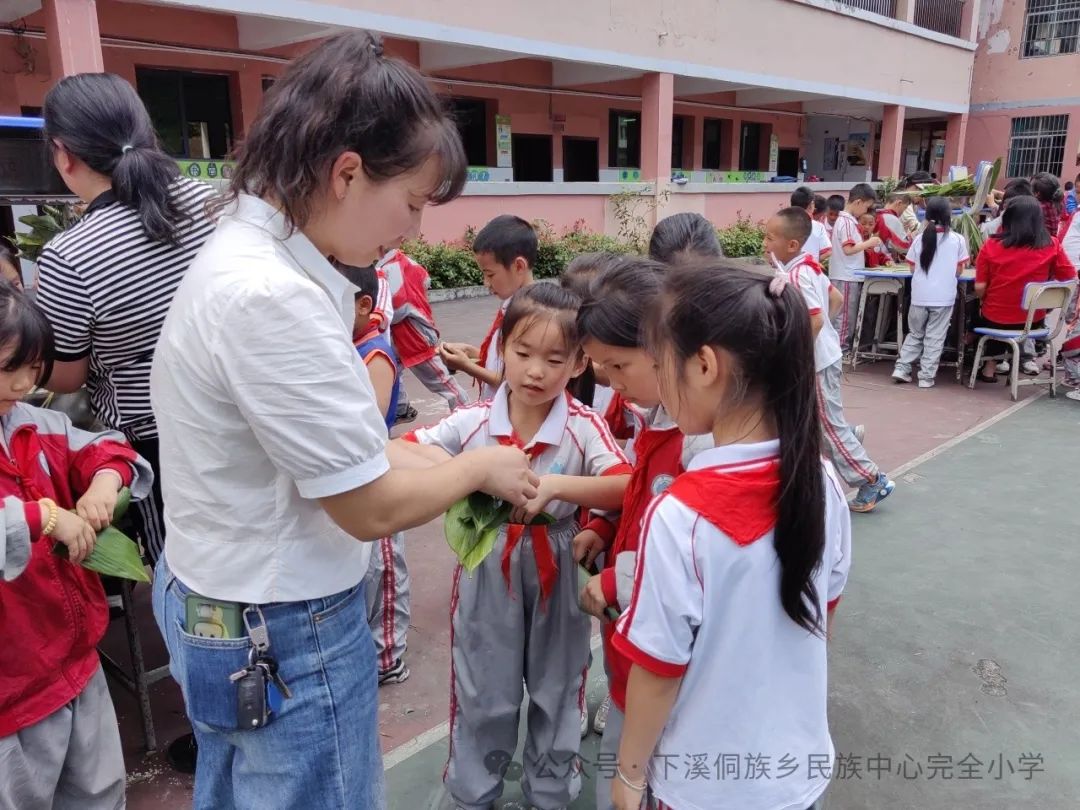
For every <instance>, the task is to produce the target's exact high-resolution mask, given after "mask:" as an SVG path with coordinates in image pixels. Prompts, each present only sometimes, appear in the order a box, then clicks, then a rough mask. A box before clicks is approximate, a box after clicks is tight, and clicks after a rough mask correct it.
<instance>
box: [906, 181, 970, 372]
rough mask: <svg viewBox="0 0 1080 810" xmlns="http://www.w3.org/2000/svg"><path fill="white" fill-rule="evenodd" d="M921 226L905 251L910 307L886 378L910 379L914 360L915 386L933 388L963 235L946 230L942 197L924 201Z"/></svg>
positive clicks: (964, 261)
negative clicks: (905, 329)
mask: <svg viewBox="0 0 1080 810" xmlns="http://www.w3.org/2000/svg"><path fill="white" fill-rule="evenodd" d="M926 222H927V225H926V230H924V231H923V233H922V235H921V236H920V237H919V238H918V239H917V240H915V243H914V244H913V245H912V246H911V249H910V250H909V251H908V254H907V260H908V264H910V265H911V308H910V309H909V310H908V333H907V337H905V338H904V345H903V347H902V348H901V349H900V356H899V357H898V358H897V360H896V367H895V368H894V369H893V373H892V377H893V379H894V380H896V381H897V382H898V383H909V382H911V371H912V367H913V366H914V365H915V363H916V362H918V364H919V388H933V387H934V377H935V376H936V375H937V370H938V363H939V362H940V361H941V352H942V349H944V348H945V338H946V337H947V336H948V334H949V324H950V323H952V314H953V306H954V305H955V303H956V279H957V278H958V277H959V275H960V274H961V273H962V272H963V271H964V268H965V267H967V265H968V262H969V261H970V259H971V257H970V256H969V254H968V244H967V239H965V238H964V237H963V236H961V235H960V234H958V233H957V232H956V231H954V230H953V229H952V206H951V205H950V204H949V201H948V200H947V199H945V198H944V197H931V198H930V199H929V200H927V201H926Z"/></svg>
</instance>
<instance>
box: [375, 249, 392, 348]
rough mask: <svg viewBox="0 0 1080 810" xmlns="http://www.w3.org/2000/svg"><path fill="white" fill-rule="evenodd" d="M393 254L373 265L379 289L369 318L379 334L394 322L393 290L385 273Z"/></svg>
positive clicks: (388, 254)
mask: <svg viewBox="0 0 1080 810" xmlns="http://www.w3.org/2000/svg"><path fill="white" fill-rule="evenodd" d="M394 253H395V251H393V250H392V251H390V252H389V253H387V254H386V255H385V256H383V257H382V258H381V259H380V260H379V261H378V263H377V264H376V265H375V278H376V279H378V282H379V287H378V293H377V294H376V295H375V303H374V304H373V305H372V307H371V317H372V319H373V320H374V321H375V322H376V323H377V324H378V326H379V331H380V332H385V331H386V330H387V329H389V328H390V323H391V321H393V320H394V304H393V290H392V289H391V285H390V278H389V276H388V275H387V272H386V264H387V262H389V261H390V260H391V258H392V257H393V255H394Z"/></svg>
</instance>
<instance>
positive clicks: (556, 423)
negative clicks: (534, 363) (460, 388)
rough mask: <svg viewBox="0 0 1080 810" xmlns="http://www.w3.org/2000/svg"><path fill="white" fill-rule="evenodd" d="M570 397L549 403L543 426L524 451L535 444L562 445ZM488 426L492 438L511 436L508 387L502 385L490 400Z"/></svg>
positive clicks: (568, 415)
mask: <svg viewBox="0 0 1080 810" xmlns="http://www.w3.org/2000/svg"><path fill="white" fill-rule="evenodd" d="M569 399H570V395H569V394H567V395H566V396H561V397H558V398H557V399H556V400H555V401H554V402H553V403H551V410H550V411H548V415H547V418H546V419H545V420H544V424H542V425H540V430H538V431H536V435H535V436H533V438H532V441H531V442H529V443H528V444H527V445H526V446H525V449H526V450H527V449H529V448H530V447H532V446H533V445H536V444H547V445H551V446H553V447H558V446H559V445H560V444H562V437H563V432H564V431H565V430H566V420H567V419H568V418H569V417H570V402H569ZM488 426H489V428H490V430H491V435H492V436H508V437H509V436H513V435H514V426H513V425H511V424H510V387H509V386H508V385H507V384H506V383H503V384H502V385H500V386H499V390H498V391H496V392H495V396H493V397H492V398H491V411H490V413H489V416H488Z"/></svg>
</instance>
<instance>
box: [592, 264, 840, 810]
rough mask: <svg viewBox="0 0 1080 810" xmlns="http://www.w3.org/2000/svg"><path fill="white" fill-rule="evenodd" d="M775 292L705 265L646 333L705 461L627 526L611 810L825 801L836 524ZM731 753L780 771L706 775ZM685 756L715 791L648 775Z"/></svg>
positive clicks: (789, 326)
mask: <svg viewBox="0 0 1080 810" xmlns="http://www.w3.org/2000/svg"><path fill="white" fill-rule="evenodd" d="M775 281H776V280H773V281H770V279H768V278H763V277H762V276H761V275H760V274H758V273H754V272H752V271H749V270H746V269H743V268H738V267H735V266H731V265H728V264H725V263H722V262H721V263H716V264H713V265H706V266H702V267H686V268H675V269H672V270H671V271H669V275H668V277H667V279H666V281H665V285H664V294H663V296H662V297H661V298H660V299H659V301H660V303H659V306H658V307H657V310H658V311H655V312H653V313H652V315H651V316H650V318H649V319H648V320H647V321H646V323H647V324H648V326H647V335H646V339H647V342H648V344H649V346H650V349H651V353H652V355H653V357H654V358H655V360H656V362H657V364H658V376H659V380H660V397H661V400H662V402H663V404H664V407H665V408H666V409H667V411H668V412H669V413H670V414H671V417H672V418H673V419H674V421H675V422H676V424H677V425H678V427H679V430H681V431H682V432H683V433H684V434H687V435H690V434H701V433H711V434H712V436H713V440H714V441H715V445H716V446H715V448H713V449H711V450H705V451H703V452H701V453H700V454H698V455H697V456H696V457H695V458H694V459H693V460H692V461H691V462H690V467H689V469H688V471H687V472H685V473H683V474H682V475H680V476H679V477H678V478H677V479H676V480H675V482H674V483H673V484H672V485H671V487H670V488H669V489H668V490H667V491H666V492H665V493H664V494H662V495H661V496H659V497H658V498H657V499H656V500H655V501H653V503H652V505H651V506H650V508H649V510H648V511H647V512H646V515H645V518H644V520H643V527H644V528H643V535H644V543H643V545H642V547H641V548H640V549H639V551H638V555H637V570H636V573H635V583H634V589H633V595H632V597H631V601H630V606H629V607H628V608H627V610H626V611H625V612H624V613H623V614H622V616H621V618H620V619H619V622H618V624H617V627H616V632H615V640H614V645H615V647H616V649H618V650H619V651H620V652H622V653H623V654H625V655H626V656H627V657H628V658H630V659H631V660H632V661H633V667H632V669H631V672H630V678H629V686H628V690H627V696H626V722H625V727H624V729H623V735H622V741H621V744H620V746H619V754H618V761H617V770H616V774H615V775H616V779H615V781H614V782H613V787H612V800H613V801H612V803H613V805H614V806H615V808H616V810H637V808H638V807H639V804H640V802H641V799H642V795H643V793H644V792H645V790H646V788H647V789H648V791H649V792H650V793H651V794H652V798H653V800H654V804H653V805H650V806H658V807H661V808H662V807H671V808H677V810H790V809H791V808H799V810H802V808H809V807H811V806H813V805H814V803H815V802H817V800H818V798H819V797H820V796H821V795H822V793H824V792H825V789H826V788H827V787H828V783H829V772H830V770H831V767H832V763H833V759H834V749H833V745H832V741H831V739H830V736H829V723H828V716H827V711H826V709H827V702H828V679H827V660H826V632H827V626H828V616H829V614H830V612H831V610H832V608H833V607H834V606H835V604H836V602H837V601H838V600H839V598H840V594H841V591H842V590H843V587H844V584H845V581H846V579H847V573H848V568H849V566H850V553H851V552H850V546H851V537H850V525H849V517H848V512H847V508H846V507H845V504H844V497H843V494H842V491H841V489H840V486H839V484H838V482H837V481H836V479H835V478H834V477H833V475H832V472H831V467H830V465H829V464H828V462H825V461H823V460H822V458H821V432H820V427H819V426H818V419H817V406H816V400H817V392H816V390H815V374H814V353H813V352H814V349H813V346H814V340H813V335H812V332H811V329H810V319H809V317H808V316H807V311H806V305H805V304H804V303H803V301H802V298H801V296H800V295H799V292H798V290H796V289H795V288H794V287H793V286H791V285H787V286H783V284H782V283H781V284H776V283H775ZM775 290H779V291H778V292H777V291H775ZM747 751H752V752H754V753H755V754H761V755H762V756H763V757H765V758H768V759H767V761H769V762H772V763H777V762H780V761H781V760H782V759H784V758H785V757H787V758H790V760H791V761H792V762H794V763H797V765H796V769H795V771H794V772H793V773H791V774H790V775H789V776H788V777H787V778H784V779H722V778H721V777H720V776H719V775H718V774H717V771H716V769H717V768H719V767H722V760H723V755H724V754H728V755H730V754H731V753H732V752H747ZM691 755H693V756H694V757H695V758H699V759H700V760H701V762H703V763H704V767H705V768H706V769H710V768H711V769H713V770H712V774H713V777H714V778H710V779H702V778H700V773H694V772H692V771H690V770H689V769H687V768H684V767H679V768H669V767H666V766H665V763H666V762H669V761H670V758H671V757H677V758H678V760H679V761H680V762H683V761H684V760H685V759H686V758H687V757H688V756H691ZM815 762H816V763H817V767H815V765H814V763H815Z"/></svg>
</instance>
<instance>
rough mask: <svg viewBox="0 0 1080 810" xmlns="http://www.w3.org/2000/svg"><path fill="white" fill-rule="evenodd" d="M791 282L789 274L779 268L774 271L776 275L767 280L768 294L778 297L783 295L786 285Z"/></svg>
mask: <svg viewBox="0 0 1080 810" xmlns="http://www.w3.org/2000/svg"><path fill="white" fill-rule="evenodd" d="M790 283H791V276H789V275H788V274H787V273H785V272H781V271H780V270H777V271H776V275H774V276H773V277H772V281H770V282H769V295H771V296H772V297H773V298H779V297H780V296H781V295H783V293H784V290H785V289H786V288H787V285H788V284H790Z"/></svg>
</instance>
